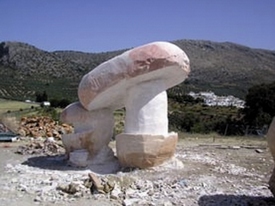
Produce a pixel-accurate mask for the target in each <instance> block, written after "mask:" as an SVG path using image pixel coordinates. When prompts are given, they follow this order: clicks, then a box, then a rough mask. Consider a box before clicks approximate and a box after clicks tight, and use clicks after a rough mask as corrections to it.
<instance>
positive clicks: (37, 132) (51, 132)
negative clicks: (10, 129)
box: [18, 116, 73, 139]
mask: <svg viewBox="0 0 275 206" xmlns="http://www.w3.org/2000/svg"><path fill="white" fill-rule="evenodd" d="M72 132H73V127H72V126H70V125H69V124H59V123H58V122H57V121H54V120H53V119H52V118H50V117H47V116H31V117H22V118H21V121H20V125H19V129H18V133H19V135H20V136H22V137H26V136H29V137H35V138H37V137H54V138H55V139H61V135H62V134H68V133H72Z"/></svg>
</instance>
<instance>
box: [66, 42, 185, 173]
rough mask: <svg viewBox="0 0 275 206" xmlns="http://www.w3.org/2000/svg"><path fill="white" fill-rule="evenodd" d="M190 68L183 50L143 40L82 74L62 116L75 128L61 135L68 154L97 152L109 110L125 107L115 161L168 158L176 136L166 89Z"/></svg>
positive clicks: (109, 127) (136, 163)
mask: <svg viewBox="0 0 275 206" xmlns="http://www.w3.org/2000/svg"><path fill="white" fill-rule="evenodd" d="M189 72H190V65H189V59H188V57H187V55H186V54H185V53H184V51H182V50H181V49H180V48H179V47H177V46H176V45H174V44H172V43H168V42H153V43H150V44H146V45H143V46H140V47H137V48H134V49H131V50H129V51H126V52H124V53H123V54H121V55H119V56H116V57H114V58H112V59H110V60H108V61H106V62H104V63H102V64H100V65H99V66H98V67H96V68H95V69H94V70H92V71H90V72H89V73H88V74H86V75H85V76H83V78H82V80H81V82H80V84H79V87H78V97H79V101H80V102H77V103H73V104H72V105H69V106H68V107H67V108H66V109H65V110H64V111H63V113H62V115H61V119H62V120H63V121H64V122H69V123H72V124H73V125H74V126H75V132H76V133H75V134H72V135H71V136H66V137H64V138H63V139H64V140H63V143H64V145H65V148H66V151H67V153H68V154H69V153H70V152H71V151H72V150H76V149H81V148H85V149H86V150H87V151H88V152H89V155H90V156H94V155H96V153H98V151H100V150H101V148H103V147H105V146H106V145H108V142H109V141H110V139H111V137H112V131H113V125H114V122H113V112H114V111H115V110H117V109H121V108H125V109H126V117H125V128H124V132H123V133H122V134H119V135H117V136H116V151H117V158H118V160H119V162H120V164H121V165H123V166H126V167H139V168H147V167H152V166H156V165H159V164H161V163H163V162H164V161H166V160H168V159H170V158H171V157H172V156H173V155H174V152H175V148H176V144H177V139H178V135H177V134H176V133H174V132H171V133H169V132H168V117H167V93H166V90H167V89H168V88H171V87H173V86H175V85H177V84H179V83H181V82H183V81H184V80H185V79H186V78H187V77H188V74H189Z"/></svg>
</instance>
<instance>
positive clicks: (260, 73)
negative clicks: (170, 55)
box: [0, 40, 275, 101]
mask: <svg viewBox="0 0 275 206" xmlns="http://www.w3.org/2000/svg"><path fill="white" fill-rule="evenodd" d="M172 43H174V44H176V45H178V46H179V47H180V48H182V49H183V50H184V51H185V52H186V53H187V55H188V56H189V58H190V62H191V71H192V72H191V75H190V77H189V79H188V80H187V81H186V82H184V83H183V84H181V85H180V86H179V87H180V88H181V89H182V90H184V91H186V92H188V91H194V92H198V91H213V92H215V93H216V94H218V95H234V96H237V97H241V98H243V97H244V96H245V94H246V92H247V89H248V88H250V87H251V86H253V85H255V84H261V83H270V82H272V81H274V80H275V51H270V50H263V49H253V48H249V47H246V46H242V45H238V44H234V43H230V42H225V43H217V42H211V41H197V40H177V41H173V42H172ZM124 51H125V50H119V51H111V52H102V53H84V52H77V51H54V52H48V51H44V50H41V49H38V48H36V47H35V46H32V45H29V44H27V43H22V42H2V43H0V75H1V81H0V98H7V99H20V100H23V99H34V98H35V93H36V92H43V91H46V92H47V94H48V96H49V98H59V99H60V98H66V99H70V100H71V101H75V100H76V99H77V87H78V83H79V81H80V79H81V77H82V76H83V75H84V74H86V73H87V72H89V71H90V70H92V69H94V68H95V67H96V66H98V65H99V64H100V63H102V62H104V61H106V60H108V59H110V58H112V57H114V56H116V55H119V54H121V53H122V52H124Z"/></svg>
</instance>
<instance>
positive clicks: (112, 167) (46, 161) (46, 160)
mask: <svg viewBox="0 0 275 206" xmlns="http://www.w3.org/2000/svg"><path fill="white" fill-rule="evenodd" d="M22 164H23V165H27V166H30V167H36V168H40V169H46V170H59V171H69V170H70V171H86V170H90V171H93V172H95V173H98V174H114V173H117V172H118V171H120V170H121V167H120V165H119V164H118V162H117V161H114V162H108V163H106V162H105V163H102V164H98V163H97V164H89V166H87V167H76V166H72V165H70V164H68V161H67V159H66V156H65V155H55V156H44V155H43V156H32V157H29V158H28V159H27V160H26V161H24V162H23V163H22Z"/></svg>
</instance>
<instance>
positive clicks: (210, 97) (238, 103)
mask: <svg viewBox="0 0 275 206" xmlns="http://www.w3.org/2000/svg"><path fill="white" fill-rule="evenodd" d="M188 95H190V96H192V97H193V98H195V99H197V98H201V99H203V100H204V103H205V104H206V105H207V106H225V107H228V106H233V107H237V108H244V106H245V101H244V100H241V99H239V98H237V97H234V96H232V95H229V96H218V95H216V94H215V93H214V92H212V91H209V92H198V93H195V92H189V93H188Z"/></svg>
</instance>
